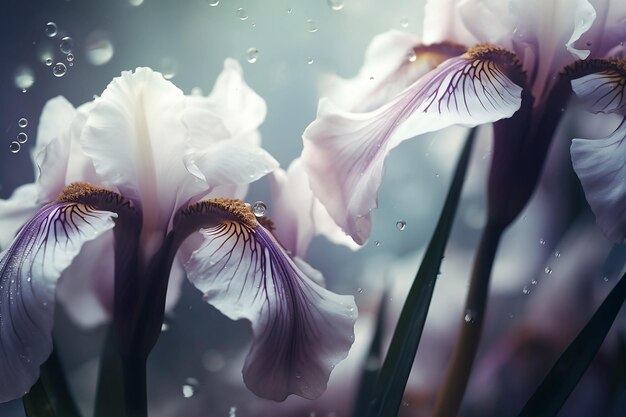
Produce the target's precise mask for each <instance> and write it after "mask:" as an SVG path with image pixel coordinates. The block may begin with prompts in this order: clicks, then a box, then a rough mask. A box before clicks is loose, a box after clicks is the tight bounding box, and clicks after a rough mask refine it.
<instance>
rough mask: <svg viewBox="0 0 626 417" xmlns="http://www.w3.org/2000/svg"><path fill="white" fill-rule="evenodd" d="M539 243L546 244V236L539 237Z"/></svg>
mask: <svg viewBox="0 0 626 417" xmlns="http://www.w3.org/2000/svg"><path fill="white" fill-rule="evenodd" d="M539 244H540V245H542V246H543V245H545V244H546V240H545V239H544V238H541V239H539Z"/></svg>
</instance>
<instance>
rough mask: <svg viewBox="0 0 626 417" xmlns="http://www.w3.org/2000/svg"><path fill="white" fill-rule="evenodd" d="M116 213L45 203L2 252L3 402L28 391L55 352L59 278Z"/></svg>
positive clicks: (0, 396)
mask: <svg viewBox="0 0 626 417" xmlns="http://www.w3.org/2000/svg"><path fill="white" fill-rule="evenodd" d="M114 217H116V214H115V213H112V212H107V211H98V210H94V209H92V208H90V207H89V206H85V205H82V204H76V203H54V204H50V205H47V206H45V207H43V208H42V209H41V210H40V211H39V212H38V213H37V214H36V215H35V217H34V218H33V219H32V220H30V221H29V222H28V223H27V224H26V225H25V226H24V227H23V228H22V230H21V231H20V233H19V234H18V235H17V237H16V238H15V240H14V241H13V243H12V244H11V246H9V248H8V249H7V250H5V251H4V252H2V253H0V375H2V378H0V401H2V402H3V401H8V400H12V399H15V398H19V397H21V396H22V395H24V394H25V393H26V392H27V391H28V390H29V389H30V387H31V386H32V385H33V384H34V383H35V381H36V380H37V378H38V376H39V366H40V365H41V364H42V363H43V362H44V361H45V360H46V358H47V357H48V355H49V354H50V351H51V350H52V338H51V331H52V322H53V314H54V292H55V287H56V282H57V280H58V279H59V277H60V276H61V273H62V272H63V270H65V269H66V268H67V267H68V266H69V265H70V263H71V262H72V260H73V259H74V258H75V257H76V255H78V253H79V251H80V249H81V247H82V245H83V244H84V243H85V242H87V241H90V240H93V239H95V238H97V237H98V236H100V235H101V234H102V233H104V232H105V231H107V230H110V229H111V228H113V226H114V220H113V218H114Z"/></svg>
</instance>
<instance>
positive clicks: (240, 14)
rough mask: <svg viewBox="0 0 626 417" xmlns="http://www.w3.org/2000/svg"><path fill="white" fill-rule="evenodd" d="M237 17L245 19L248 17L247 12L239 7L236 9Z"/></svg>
mask: <svg viewBox="0 0 626 417" xmlns="http://www.w3.org/2000/svg"><path fill="white" fill-rule="evenodd" d="M237 17H238V18H239V20H246V19H247V18H248V13H246V11H245V10H244V9H242V8H241V7H240V8H238V9H237Z"/></svg>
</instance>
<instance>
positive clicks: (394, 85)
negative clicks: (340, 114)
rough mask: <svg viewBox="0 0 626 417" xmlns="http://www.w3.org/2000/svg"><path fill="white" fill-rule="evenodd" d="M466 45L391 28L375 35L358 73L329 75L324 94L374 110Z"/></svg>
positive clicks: (340, 102)
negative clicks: (430, 42)
mask: <svg viewBox="0 0 626 417" xmlns="http://www.w3.org/2000/svg"><path fill="white" fill-rule="evenodd" d="M465 49H466V48H465V47H463V46H461V45H456V44H452V43H450V42H443V43H439V44H435V45H423V44H421V42H420V40H419V38H418V37H417V36H415V35H413V34H410V33H406V32H400V31H397V30H391V31H389V32H385V33H382V34H380V35H378V36H375V37H374V38H373V39H372V42H371V43H370V45H369V46H368V47H367V51H366V52H365V62H364V63H363V67H362V68H361V69H360V70H359V73H358V74H357V75H356V77H354V78H351V79H343V78H340V77H338V76H336V75H327V76H325V77H324V78H322V80H321V82H320V95H321V96H322V97H327V98H329V99H330V100H331V101H332V102H333V103H335V104H336V105H337V106H339V107H341V108H343V109H344V110H348V111H353V112H366V111H370V110H374V109H376V108H378V107H380V106H381V105H383V104H385V103H387V102H388V101H389V100H390V99H391V98H393V97H394V96H395V95H396V94H398V93H399V92H400V91H402V90H404V89H405V88H406V87H407V86H408V85H410V84H412V83H413V82H415V80H417V79H418V78H419V77H421V76H422V75H424V74H425V73H427V72H428V71H430V70H432V69H433V68H435V67H436V66H437V65H439V64H441V63H442V62H443V61H445V60H446V59H448V58H451V57H453V56H458V55H461V54H462V53H463V52H465Z"/></svg>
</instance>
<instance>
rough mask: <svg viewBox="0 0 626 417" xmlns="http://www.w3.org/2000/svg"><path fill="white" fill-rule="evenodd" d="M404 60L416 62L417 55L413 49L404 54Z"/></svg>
mask: <svg viewBox="0 0 626 417" xmlns="http://www.w3.org/2000/svg"><path fill="white" fill-rule="evenodd" d="M406 60H407V61H409V62H415V61H416V60H417V55H416V54H415V51H414V50H413V48H411V49H409V50H408V51H407V53H406Z"/></svg>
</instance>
